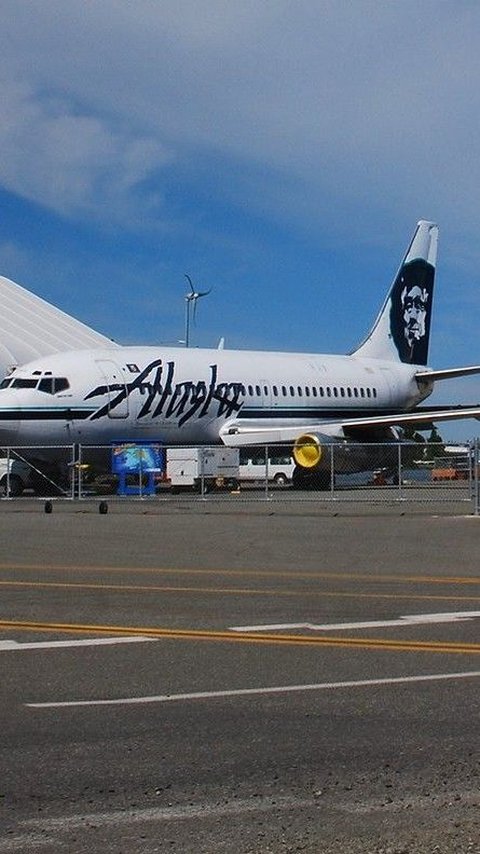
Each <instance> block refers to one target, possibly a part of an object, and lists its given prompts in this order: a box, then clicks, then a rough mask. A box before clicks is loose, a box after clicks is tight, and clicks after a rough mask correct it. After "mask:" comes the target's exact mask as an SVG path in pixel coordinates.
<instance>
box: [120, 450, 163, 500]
mask: <svg viewBox="0 0 480 854" xmlns="http://www.w3.org/2000/svg"><path fill="white" fill-rule="evenodd" d="M164 471H165V449H164V448H162V447H161V446H160V445H155V444H141V445H137V444H135V443H133V442H130V443H124V444H122V445H114V446H113V447H112V474H116V475H117V476H118V480H119V484H118V490H117V492H118V495H155V489H156V482H157V480H158V476H159V475H161V474H163V473H164ZM144 477H146V482H144ZM135 481H137V482H135Z"/></svg>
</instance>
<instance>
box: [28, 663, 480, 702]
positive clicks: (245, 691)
mask: <svg viewBox="0 0 480 854" xmlns="http://www.w3.org/2000/svg"><path fill="white" fill-rule="evenodd" d="M478 676H480V670H473V671H469V672H467V673H433V674H427V675H424V676H395V677H391V678H387V679H361V680H357V681H352V682H318V683H317V684H313V685H279V686H275V687H272V688H236V689H233V690H231V691H201V692H200V691H199V692H195V693H193V694H158V695H156V696H153V697H124V698H122V699H116V700H68V701H66V702H58V703H55V702H54V703H25V705H26V706H28V708H30V709H59V708H70V707H73V706H132V705H135V704H142V703H172V702H174V701H176V700H215V699H219V698H228V697H247V696H254V695H267V694H293V693H294V692H296V693H300V692H302V691H325V690H333V689H335V688H368V687H375V686H378V685H403V684H408V683H414V682H439V681H442V680H446V679H472V678H475V677H478Z"/></svg>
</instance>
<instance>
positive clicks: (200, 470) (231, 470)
mask: <svg viewBox="0 0 480 854" xmlns="http://www.w3.org/2000/svg"><path fill="white" fill-rule="evenodd" d="M239 463H240V454H239V450H238V448H224V447H223V446H220V447H218V448H217V447H214V448H167V471H166V475H167V478H166V479H167V482H169V483H170V485H171V486H172V487H179V486H190V487H195V488H197V489H198V490H199V491H202V490H203V491H205V492H206V491H208V490H209V489H213V488H214V487H216V486H227V487H230V488H234V487H235V486H237V484H238V479H239Z"/></svg>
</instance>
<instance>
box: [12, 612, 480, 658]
mask: <svg viewBox="0 0 480 854" xmlns="http://www.w3.org/2000/svg"><path fill="white" fill-rule="evenodd" d="M1 629H17V630H25V631H35V632H38V631H45V632H52V633H58V632H72V633H76V634H80V633H88V634H95V635H98V634H100V635H102V634H110V635H120V636H122V635H129V636H136V637H138V636H141V637H151V638H163V639H165V640H194V641H197V640H205V641H221V642H228V643H250V644H257V645H259V644H260V645H261V644H273V645H277V646H282V645H283V646H285V645H289V646H318V647H319V646H325V647H330V646H333V647H357V648H360V649H377V650H378V649H383V650H397V651H402V652H440V653H443V654H447V653H455V654H462V655H478V654H480V643H456V642H455V643H454V642H450V641H449V642H443V641H409V640H403V641H399V640H389V639H386V638H350V637H338V636H336V637H335V636H334V637H318V636H317V637H314V636H312V635H282V634H278V635H277V634H255V632H252V633H251V634H250V633H248V632H235V633H232V632H231V631H229V630H227V631H221V630H209V629H168V628H160V627H154V626H150V627H145V626H102V625H82V624H78V623H42V622H26V621H17V620H0V630H1Z"/></svg>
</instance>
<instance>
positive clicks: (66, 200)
mask: <svg viewBox="0 0 480 854" xmlns="http://www.w3.org/2000/svg"><path fill="white" fill-rule="evenodd" d="M0 100H1V104H2V121H1V122H0V150H1V152H2V157H1V158H0V181H1V183H2V184H3V186H4V187H5V188H6V189H7V190H10V191H11V192H14V193H17V194H18V195H20V196H22V197H24V198H27V199H29V200H30V201H33V202H36V203H38V204H42V205H45V206H46V207H49V208H51V209H53V210H55V211H57V212H60V213H62V214H67V215H72V214H79V213H80V214H85V213H88V214H89V215H90V216H93V217H104V218H106V219H107V220H111V219H114V220H115V219H122V218H123V217H125V216H127V215H128V216H138V215H139V214H140V211H139V210H137V209H136V207H135V205H134V204H132V202H133V200H134V199H135V192H136V190H137V188H138V187H139V185H141V184H142V182H145V181H146V179H147V178H148V177H149V176H150V175H151V173H152V172H153V171H154V170H158V169H159V168H160V167H162V166H163V165H164V164H165V163H166V162H167V161H168V159H169V155H168V154H167V151H166V149H165V147H163V146H162V145H161V144H160V143H158V142H156V141H154V140H153V138H148V137H143V138H141V137H135V136H133V135H131V134H129V133H128V132H123V131H121V130H118V129H116V128H115V127H114V123H113V122H110V123H109V122H108V120H107V119H106V118H99V117H98V116H95V115H92V114H91V113H90V114H85V113H84V112H82V111H79V110H78V109H75V108H74V106H73V104H72V103H71V102H69V101H68V99H67V98H63V99H60V98H59V97H58V96H57V97H54V96H45V95H43V94H42V95H40V94H39V93H38V92H36V91H35V90H34V89H33V88H29V86H28V85H27V84H26V83H23V84H17V83H11V82H7V83H6V82H3V83H0ZM158 202H159V199H158V195H157V193H152V192H148V193H146V194H144V195H143V197H142V200H141V208H142V209H143V211H144V210H145V208H146V209H147V210H148V212H151V209H152V208H155V206H156V205H158Z"/></svg>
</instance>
